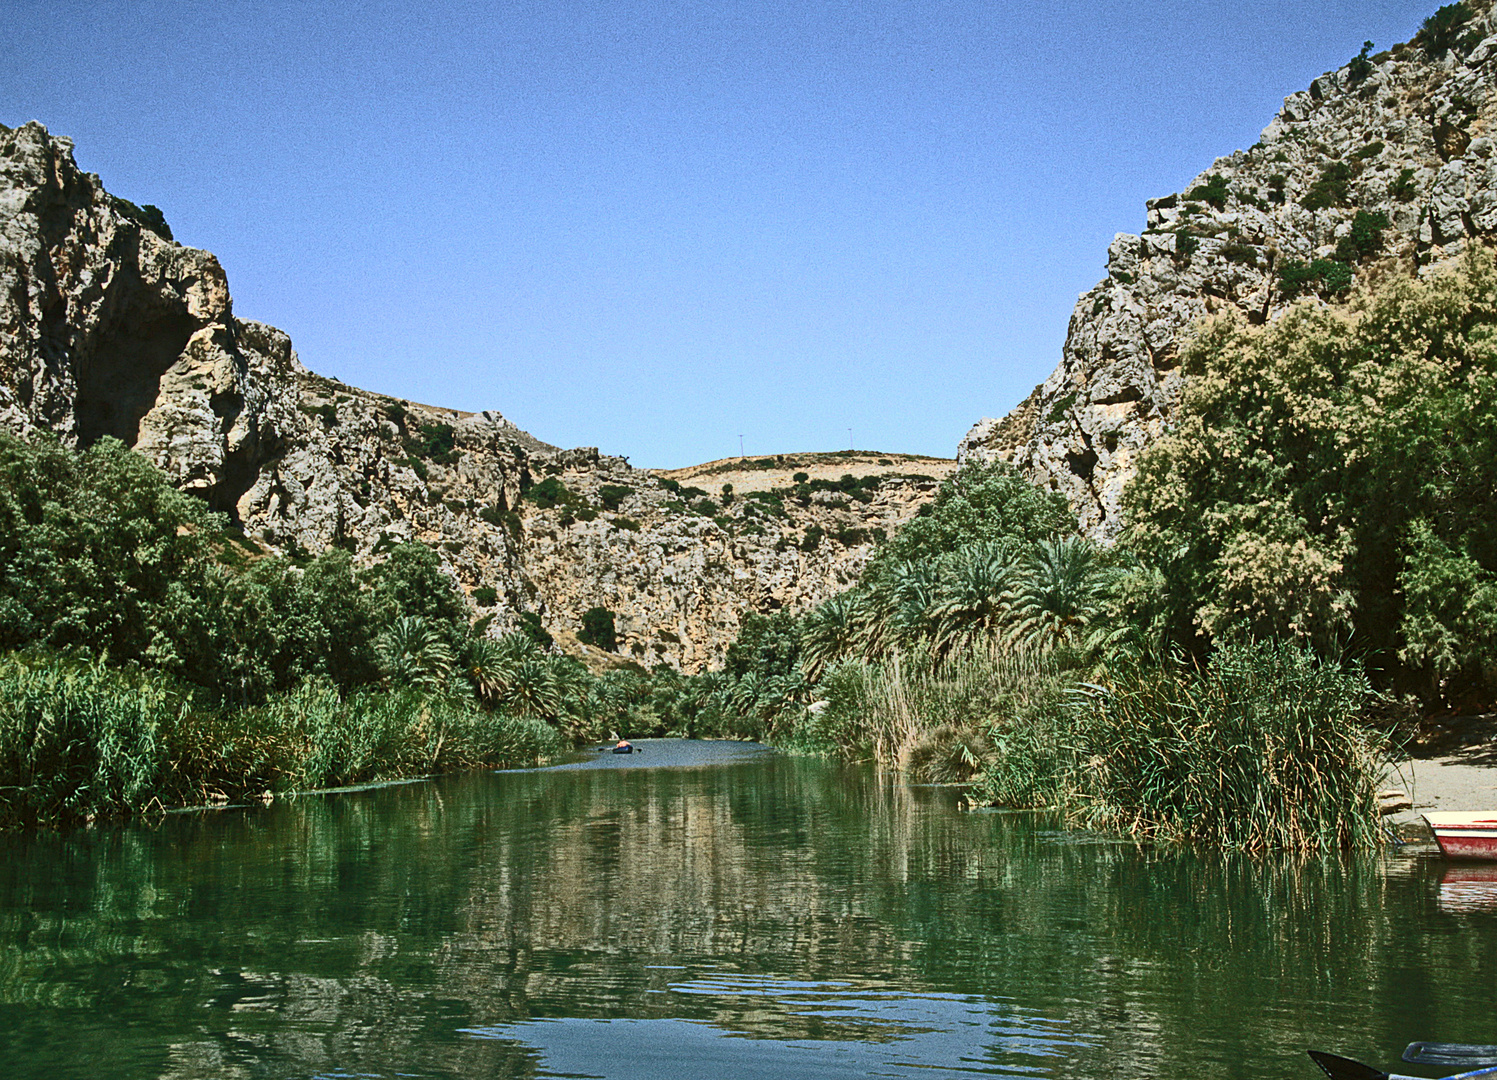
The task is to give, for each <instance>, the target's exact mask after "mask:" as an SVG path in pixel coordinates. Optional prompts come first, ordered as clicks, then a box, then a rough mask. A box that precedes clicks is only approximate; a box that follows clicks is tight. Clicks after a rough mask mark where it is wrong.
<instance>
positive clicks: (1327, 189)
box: [1299, 161, 1354, 210]
mask: <svg viewBox="0 0 1497 1080" xmlns="http://www.w3.org/2000/svg"><path fill="white" fill-rule="evenodd" d="M1353 175H1354V173H1353V170H1352V167H1351V166H1350V165H1348V164H1347V163H1346V162H1344V161H1332V162H1329V163H1328V164H1327V165H1326V166H1325V168H1324V169H1322V170H1321V171H1320V176H1319V177H1318V178H1317V179H1316V181H1315V182H1314V183H1313V184H1311V185H1310V190H1309V191H1307V192H1305V196H1304V198H1302V199H1300V201H1299V203H1300V205H1301V206H1303V207H1304V208H1305V209H1306V210H1324V209H1325V208H1326V207H1329V206H1345V205H1346V204H1347V203H1348V201H1350V199H1351V181H1352V178H1353Z"/></svg>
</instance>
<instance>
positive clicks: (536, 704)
mask: <svg viewBox="0 0 1497 1080" xmlns="http://www.w3.org/2000/svg"><path fill="white" fill-rule="evenodd" d="M562 692H563V687H562V685H561V680H559V679H558V678H557V676H556V672H555V671H554V670H553V669H552V666H551V664H549V663H548V662H547V658H546V657H544V656H541V655H540V654H539V653H537V654H536V655H533V656H527V657H525V658H523V659H521V660H520V661H519V662H518V663H516V664H515V665H514V668H513V670H512V671H511V674H510V680H509V687H508V689H507V690H506V691H505V693H504V696H503V698H501V699H500V703H501V704H502V705H503V706H504V707H505V708H507V709H509V710H510V711H511V712H513V713H515V714H516V715H518V716H537V717H540V718H541V719H545V720H550V719H554V718H555V717H556V715H557V714H558V713H559V712H560V711H561V704H562Z"/></svg>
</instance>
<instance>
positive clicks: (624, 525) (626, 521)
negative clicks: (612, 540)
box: [608, 517, 640, 532]
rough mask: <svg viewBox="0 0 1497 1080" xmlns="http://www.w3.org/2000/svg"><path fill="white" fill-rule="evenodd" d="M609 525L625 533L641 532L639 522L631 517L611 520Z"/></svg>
mask: <svg viewBox="0 0 1497 1080" xmlns="http://www.w3.org/2000/svg"><path fill="white" fill-rule="evenodd" d="M608 524H609V525H611V526H613V527H614V528H615V529H623V530H624V531H625V532H639V530H640V524H639V522H637V521H635V520H634V519H633V518H629V517H616V518H610V519H609V521H608Z"/></svg>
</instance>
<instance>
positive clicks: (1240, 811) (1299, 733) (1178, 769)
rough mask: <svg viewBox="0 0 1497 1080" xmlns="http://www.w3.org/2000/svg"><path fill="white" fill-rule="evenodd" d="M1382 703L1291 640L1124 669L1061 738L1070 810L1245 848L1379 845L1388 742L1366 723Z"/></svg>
mask: <svg viewBox="0 0 1497 1080" xmlns="http://www.w3.org/2000/svg"><path fill="white" fill-rule="evenodd" d="M1371 694H1372V691H1371V687H1370V686H1369V685H1368V683H1367V680H1366V679H1365V678H1364V677H1363V676H1362V675H1361V674H1360V673H1358V672H1347V671H1344V670H1342V669H1340V668H1338V667H1337V666H1335V665H1332V664H1328V663H1324V662H1322V661H1320V660H1319V659H1317V658H1316V657H1315V656H1314V655H1313V654H1311V653H1309V652H1308V651H1305V650H1302V649H1299V648H1297V647H1294V646H1291V645H1283V644H1254V645H1237V646H1225V647H1223V648H1221V649H1219V650H1218V651H1217V652H1216V653H1215V655H1214V656H1213V657H1212V659H1211V662H1210V663H1209V665H1208V666H1207V667H1206V668H1205V670H1192V669H1190V668H1185V667H1182V666H1180V665H1173V664H1162V665H1156V666H1152V667H1141V668H1138V669H1135V670H1133V671H1131V672H1127V673H1124V674H1123V675H1121V676H1120V677H1119V678H1117V679H1116V680H1115V682H1114V684H1113V685H1112V686H1111V687H1110V688H1107V689H1102V688H1097V689H1095V690H1093V691H1092V692H1091V693H1090V694H1088V695H1087V696H1086V698H1085V700H1084V701H1082V702H1079V703H1078V705H1077V706H1076V708H1075V709H1074V710H1072V713H1071V717H1072V722H1071V723H1070V724H1069V726H1068V728H1067V729H1065V730H1063V732H1062V734H1063V736H1065V737H1067V739H1068V741H1069V744H1070V745H1069V747H1068V748H1066V750H1064V751H1063V753H1064V754H1065V756H1066V758H1067V759H1068V760H1067V761H1066V763H1065V765H1064V769H1063V773H1064V775H1063V779H1062V801H1063V808H1064V809H1065V811H1066V814H1067V817H1068V819H1069V820H1071V821H1072V822H1073V823H1075V824H1078V825H1081V826H1086V827H1091V828H1101V829H1106V830H1108V831H1112V832H1119V833H1124V834H1128V835H1132V836H1138V837H1145V838H1158V839H1166V840H1179V841H1202V842H1208V843H1212V844H1215V845H1218V846H1222V847H1227V848H1234V849H1241V850H1246V851H1264V850H1270V849H1273V850H1294V851H1318V850H1326V849H1335V848H1355V847H1368V846H1373V845H1376V844H1377V843H1378V842H1379V841H1380V829H1381V825H1380V821H1381V815H1380V813H1379V811H1378V807H1377V799H1376V790H1377V789H1376V784H1377V780H1378V777H1379V776H1380V775H1381V772H1382V767H1383V765H1384V764H1385V763H1386V761H1387V757H1388V753H1389V746H1388V744H1387V741H1386V740H1385V739H1384V738H1383V737H1382V736H1380V735H1379V734H1378V733H1376V732H1374V731H1372V730H1370V729H1369V728H1367V727H1366V726H1365V725H1364V724H1362V723H1361V721H1360V717H1361V716H1362V715H1363V713H1364V712H1365V710H1366V707H1367V705H1368V703H1369V701H1370V699H1371Z"/></svg>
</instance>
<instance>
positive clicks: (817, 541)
mask: <svg viewBox="0 0 1497 1080" xmlns="http://www.w3.org/2000/svg"><path fill="white" fill-rule="evenodd" d="M825 535H826V530H825V529H823V528H822V527H821V526H820V525H808V526H806V534H805V536H804V537H802V538H801V542H800V549H801V550H802V551H815V550H816V549H817V548H819V547H820V546H821V538H822V537H823V536H825Z"/></svg>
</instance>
